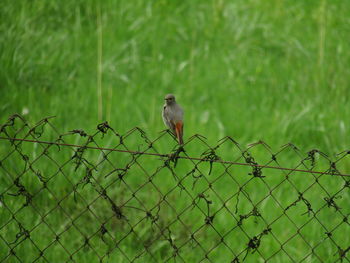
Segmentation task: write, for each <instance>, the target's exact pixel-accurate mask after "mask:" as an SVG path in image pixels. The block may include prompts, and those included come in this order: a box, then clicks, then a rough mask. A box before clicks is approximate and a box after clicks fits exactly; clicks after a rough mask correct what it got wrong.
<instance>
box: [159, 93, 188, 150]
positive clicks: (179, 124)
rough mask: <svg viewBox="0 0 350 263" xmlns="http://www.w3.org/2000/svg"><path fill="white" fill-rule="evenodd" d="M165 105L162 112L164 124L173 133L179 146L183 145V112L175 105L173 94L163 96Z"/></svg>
mask: <svg viewBox="0 0 350 263" xmlns="http://www.w3.org/2000/svg"><path fill="white" fill-rule="evenodd" d="M164 100H165V104H164V106H163V110H162V117H163V122H164V124H165V125H166V126H167V127H168V128H169V129H170V130H171V131H172V132H173V134H174V135H175V136H176V138H177V140H178V142H179V144H180V145H183V127H184V123H183V115H184V112H183V110H182V108H181V107H180V105H179V104H177V103H176V100H175V96H174V95H173V94H167V95H165V98H164Z"/></svg>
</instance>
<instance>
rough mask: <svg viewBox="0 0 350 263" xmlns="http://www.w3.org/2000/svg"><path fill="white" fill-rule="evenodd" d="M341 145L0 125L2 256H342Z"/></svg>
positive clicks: (345, 251) (347, 165)
mask: <svg viewBox="0 0 350 263" xmlns="http://www.w3.org/2000/svg"><path fill="white" fill-rule="evenodd" d="M349 154H350V151H344V152H341V153H340V154H338V155H336V156H335V157H334V158H330V157H329V156H327V155H326V154H324V153H322V152H321V151H319V150H316V149H313V150H311V151H309V152H307V153H306V154H303V153H302V152H300V151H299V150H298V148H297V147H296V146H294V145H293V144H291V143H288V144H286V145H284V146H282V147H281V148H280V149H279V150H278V151H277V152H273V151H272V150H271V148H270V147H269V146H268V145H267V144H266V143H264V142H263V141H259V142H257V143H253V144H250V145H249V146H248V147H247V148H244V147H242V146H241V145H239V144H238V143H237V142H236V141H235V140H234V139H232V138H231V137H225V138H223V139H222V140H220V141H219V142H218V144H217V145H215V146H210V145H209V144H208V143H207V141H206V139H205V137H203V136H201V135H198V134H197V135H194V136H192V137H190V138H189V139H188V140H187V141H186V143H185V144H184V145H183V147H179V146H178V145H177V144H176V140H175V139H174V137H173V136H172V134H171V132H169V131H168V130H165V131H162V132H161V133H159V136H158V137H156V138H155V139H151V138H149V137H148V136H147V134H146V133H145V132H144V131H143V130H142V129H140V128H134V129H132V130H130V131H128V132H126V133H125V134H120V133H118V132H117V131H115V130H114V129H113V128H112V127H110V125H109V124H108V123H107V122H104V123H101V124H99V125H98V126H97V129H95V130H94V131H93V132H91V133H88V132H86V131H84V130H78V129H77V130H72V131H70V132H67V133H63V134H62V133H60V132H59V131H58V130H57V129H56V128H55V126H54V125H53V118H51V117H48V118H44V119H43V120H41V121H39V122H38V123H36V124H35V125H33V126H31V125H29V124H28V123H27V122H26V120H24V119H23V117H21V116H19V115H13V116H11V117H10V118H9V119H8V121H7V122H6V123H5V124H3V125H1V126H0V175H1V176H0V178H1V179H0V180H1V181H0V182H1V183H0V252H1V253H0V261H1V262H85V261H87V260H88V261H91V262H235V263H237V262H350V253H349V250H350V231H349V230H350V229H349V212H350V208H349V201H350V198H349V187H350V175H349V174H346V173H343V172H341V171H349V169H350V162H349V157H348V156H349Z"/></svg>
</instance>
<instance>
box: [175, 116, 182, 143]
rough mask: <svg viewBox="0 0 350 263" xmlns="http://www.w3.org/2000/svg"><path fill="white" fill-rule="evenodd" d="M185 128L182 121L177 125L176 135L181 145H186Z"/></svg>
mask: <svg viewBox="0 0 350 263" xmlns="http://www.w3.org/2000/svg"><path fill="white" fill-rule="evenodd" d="M183 128H184V125H183V123H182V121H179V122H177V123H176V125H175V133H176V138H177V140H178V141H179V144H180V145H183V144H184V141H183Z"/></svg>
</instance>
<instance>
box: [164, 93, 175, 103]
mask: <svg viewBox="0 0 350 263" xmlns="http://www.w3.org/2000/svg"><path fill="white" fill-rule="evenodd" d="M164 100H165V102H166V104H167V105H171V104H173V103H175V96H174V95H173V94H167V95H166V96H165V98H164Z"/></svg>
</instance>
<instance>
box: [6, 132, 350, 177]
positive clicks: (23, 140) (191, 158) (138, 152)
mask: <svg viewBox="0 0 350 263" xmlns="http://www.w3.org/2000/svg"><path fill="white" fill-rule="evenodd" d="M0 140H8V141H21V142H29V143H39V144H46V145H57V146H65V147H74V148H86V149H92V150H101V151H110V152H121V153H130V154H133V155H149V156H158V157H163V158H169V157H171V156H172V154H161V153H150V152H146V151H132V150H122V149H113V148H106V147H96V146H88V145H78V144H70V143H60V142H51V141H42V140H32V139H22V138H9V137H1V136H0ZM176 158H177V159H185V160H193V161H205V162H211V163H222V164H229V165H238V166H251V167H258V168H261V169H262V168H267V169H275V170H283V171H291V172H302V173H310V174H327V175H336V176H343V177H350V174H343V173H334V172H331V171H324V172H322V171H314V170H306V169H298V168H287V167H279V166H272V165H260V164H255V163H241V162H234V161H225V160H221V159H210V160H209V159H207V158H200V157H191V156H179V155H177V156H176Z"/></svg>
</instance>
